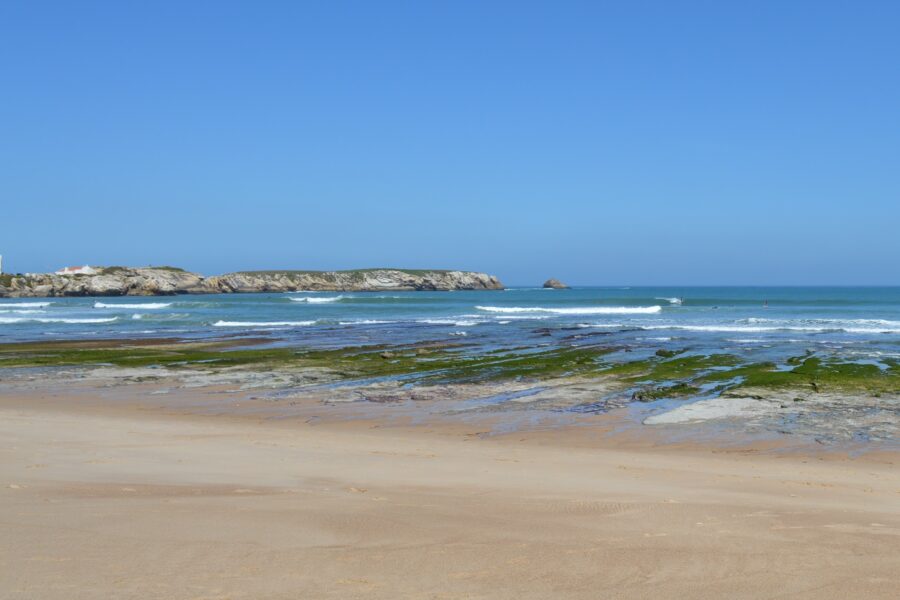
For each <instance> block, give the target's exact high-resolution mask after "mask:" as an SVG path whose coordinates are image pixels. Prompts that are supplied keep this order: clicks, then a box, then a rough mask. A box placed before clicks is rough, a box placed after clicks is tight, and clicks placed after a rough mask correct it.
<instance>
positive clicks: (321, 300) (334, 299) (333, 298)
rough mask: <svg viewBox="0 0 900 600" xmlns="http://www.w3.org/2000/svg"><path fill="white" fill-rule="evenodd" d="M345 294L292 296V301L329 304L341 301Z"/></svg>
mask: <svg viewBox="0 0 900 600" xmlns="http://www.w3.org/2000/svg"><path fill="white" fill-rule="evenodd" d="M343 299H344V296H343V295H341V296H307V297H305V298H291V302H306V303H307V304H328V303H331V302H340V301H341V300H343Z"/></svg>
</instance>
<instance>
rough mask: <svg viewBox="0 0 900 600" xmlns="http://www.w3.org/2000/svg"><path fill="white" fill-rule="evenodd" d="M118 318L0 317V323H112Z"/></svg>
mask: <svg viewBox="0 0 900 600" xmlns="http://www.w3.org/2000/svg"><path fill="white" fill-rule="evenodd" d="M116 320H118V317H111V318H109V319H55V318H41V317H11V318H10V317H0V323H4V324H12V323H112V322H113V321H116Z"/></svg>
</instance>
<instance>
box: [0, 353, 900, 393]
mask: <svg viewBox="0 0 900 600" xmlns="http://www.w3.org/2000/svg"><path fill="white" fill-rule="evenodd" d="M270 342H271V340H269V339H265V338H258V339H246V338H245V339H240V338H230V339H219V340H213V341H185V340H178V339H156V340H90V341H61V342H32V343H13V344H0V367H60V366H66V367H88V366H101V365H108V366H116V367H132V368H133V367H153V366H159V367H167V368H169V369H176V370H177V369H181V368H190V369H202V370H221V369H243V370H254V371H302V370H303V369H317V370H322V371H326V372H328V373H330V374H331V376H332V377H333V378H334V379H337V380H340V379H368V378H378V377H389V376H412V377H414V378H415V379H416V381H417V382H418V383H421V384H434V383H453V382H479V381H504V380H517V379H522V380H534V381H545V380H551V379H559V378H579V379H601V378H602V379H607V380H610V381H614V382H617V383H618V384H619V385H620V386H621V388H622V389H623V391H625V390H628V391H629V392H630V393H631V394H632V397H633V398H634V399H636V400H641V401H651V400H656V399H659V398H667V397H688V396H693V395H697V394H699V393H701V390H716V391H722V390H726V389H727V390H729V391H730V392H732V393H741V391H742V390H747V393H748V394H752V393H753V391H752V390H754V389H772V390H785V391H787V390H795V391H798V392H804V393H817V392H846V393H853V394H866V395H879V394H900V362H898V361H896V360H890V359H889V360H885V361H884V362H883V363H882V364H881V365H875V364H861V363H848V362H838V361H835V360H832V359H823V358H819V357H816V356H812V355H809V354H807V355H803V356H798V357H794V358H791V359H789V360H788V361H787V364H784V365H782V366H780V367H779V366H778V365H776V364H774V363H771V362H761V363H749V364H748V363H744V362H742V361H741V360H740V359H739V358H738V357H736V356H733V355H730V354H690V353H687V352H676V353H674V355H673V353H671V352H665V353H661V354H660V355H654V356H651V357H649V358H641V359H638V360H634V361H621V357H622V354H623V353H617V352H616V351H617V350H619V349H618V348H613V347H607V346H563V347H556V348H547V349H540V350H534V349H531V350H529V349H509V350H495V351H490V352H472V351H471V348H468V347H466V346H462V345H454V344H448V343H424V344H418V345H413V346H385V345H372V346H359V347H351V348H342V349H336V350H300V349H296V348H286V347H273V346H272V345H271V344H270ZM613 353H615V356H612V355H613Z"/></svg>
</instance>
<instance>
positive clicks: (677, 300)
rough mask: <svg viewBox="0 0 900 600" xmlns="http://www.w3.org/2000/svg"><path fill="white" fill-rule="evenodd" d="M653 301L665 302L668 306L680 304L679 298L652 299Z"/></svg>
mask: <svg viewBox="0 0 900 600" xmlns="http://www.w3.org/2000/svg"><path fill="white" fill-rule="evenodd" d="M654 300H665V301H666V302H668V303H669V304H681V298H654Z"/></svg>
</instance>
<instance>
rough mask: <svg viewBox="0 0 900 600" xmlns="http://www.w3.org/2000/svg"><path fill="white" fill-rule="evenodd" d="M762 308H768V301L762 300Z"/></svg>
mask: <svg viewBox="0 0 900 600" xmlns="http://www.w3.org/2000/svg"><path fill="white" fill-rule="evenodd" d="M763 308H769V301H768V300H763Z"/></svg>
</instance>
